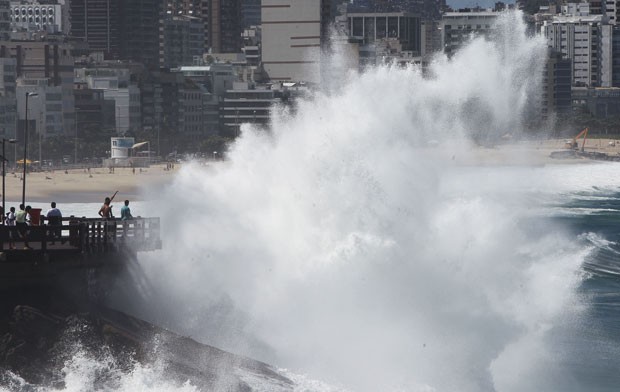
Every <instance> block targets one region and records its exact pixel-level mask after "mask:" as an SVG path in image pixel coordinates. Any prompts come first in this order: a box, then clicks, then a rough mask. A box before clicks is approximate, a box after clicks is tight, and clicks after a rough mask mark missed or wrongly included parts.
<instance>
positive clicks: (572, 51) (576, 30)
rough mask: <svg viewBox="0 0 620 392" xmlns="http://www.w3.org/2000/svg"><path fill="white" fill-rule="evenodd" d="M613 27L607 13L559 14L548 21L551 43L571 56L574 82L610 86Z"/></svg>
mask: <svg viewBox="0 0 620 392" xmlns="http://www.w3.org/2000/svg"><path fill="white" fill-rule="evenodd" d="M612 28H613V26H612V25H610V24H609V23H608V22H607V17H606V16H604V15H589V16H556V17H554V18H553V20H551V21H545V22H544V23H543V26H542V34H543V35H544V36H545V37H546V39H547V42H548V45H549V46H550V47H552V48H553V49H555V50H556V51H558V52H560V53H562V55H563V56H564V58H570V59H572V75H573V85H574V86H583V87H611V85H612V64H613V63H612V42H613V37H612Z"/></svg>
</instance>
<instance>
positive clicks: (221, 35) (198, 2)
mask: <svg viewBox="0 0 620 392" xmlns="http://www.w3.org/2000/svg"><path fill="white" fill-rule="evenodd" d="M170 16H191V17H195V18H200V19H201V20H202V23H203V27H204V34H205V37H204V42H205V44H204V51H205V53H206V52H209V51H211V52H213V53H239V52H240V51H241V41H242V40H241V33H242V16H241V0H168V1H166V2H165V4H164V10H163V13H162V19H161V22H160V25H162V26H163V20H164V18H165V17H170ZM162 39H163V27H162V28H160V41H161V40H162Z"/></svg>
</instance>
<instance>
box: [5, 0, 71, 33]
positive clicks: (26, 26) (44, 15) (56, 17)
mask: <svg viewBox="0 0 620 392" xmlns="http://www.w3.org/2000/svg"><path fill="white" fill-rule="evenodd" d="M62 24H63V19H62V6H61V5H60V4H51V3H46V2H43V1H41V2H39V1H26V0H21V1H12V2H11V26H12V27H13V28H17V29H23V30H28V31H39V30H43V31H47V32H50V33H56V32H60V31H63V25H62Z"/></svg>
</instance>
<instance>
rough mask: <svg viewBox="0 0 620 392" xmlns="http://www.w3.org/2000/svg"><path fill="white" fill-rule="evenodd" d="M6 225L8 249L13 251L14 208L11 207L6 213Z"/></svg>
mask: <svg viewBox="0 0 620 392" xmlns="http://www.w3.org/2000/svg"><path fill="white" fill-rule="evenodd" d="M6 225H7V226H9V248H11V249H15V236H16V234H15V230H14V229H12V228H13V227H15V207H11V208H10V209H9V212H7V213H6Z"/></svg>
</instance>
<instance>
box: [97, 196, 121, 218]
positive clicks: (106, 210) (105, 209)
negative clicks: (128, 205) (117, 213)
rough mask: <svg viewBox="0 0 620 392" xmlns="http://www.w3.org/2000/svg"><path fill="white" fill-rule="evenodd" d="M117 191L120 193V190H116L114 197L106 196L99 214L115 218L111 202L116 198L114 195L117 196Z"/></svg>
mask: <svg viewBox="0 0 620 392" xmlns="http://www.w3.org/2000/svg"><path fill="white" fill-rule="evenodd" d="M117 193H118V191H116V192H114V194H113V195H112V197H106V198H105V200H104V202H103V205H102V206H101V208H100V209H99V216H100V217H102V218H103V219H110V218H114V216H113V215H112V205H111V203H112V200H114V196H116V194H117Z"/></svg>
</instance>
